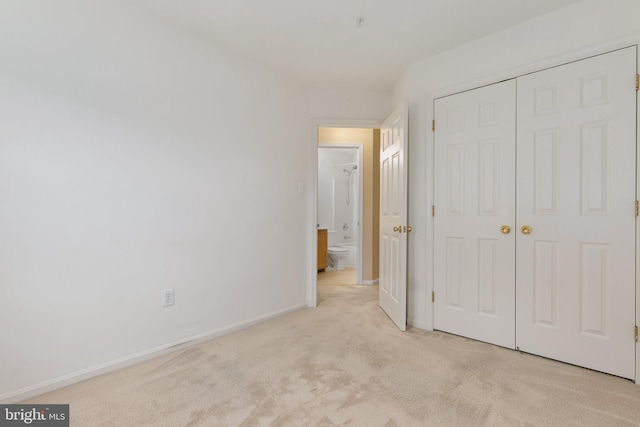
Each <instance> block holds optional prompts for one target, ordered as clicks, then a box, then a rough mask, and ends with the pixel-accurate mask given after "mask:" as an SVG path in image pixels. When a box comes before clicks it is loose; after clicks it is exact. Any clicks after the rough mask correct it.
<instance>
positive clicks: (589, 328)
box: [514, 48, 636, 378]
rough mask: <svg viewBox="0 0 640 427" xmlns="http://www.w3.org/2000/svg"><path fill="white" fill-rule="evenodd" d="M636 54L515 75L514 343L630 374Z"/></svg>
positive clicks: (617, 53)
mask: <svg viewBox="0 0 640 427" xmlns="http://www.w3.org/2000/svg"><path fill="white" fill-rule="evenodd" d="M635 74H636V51H635V48H628V49H623V50H619V51H615V52H612V53H608V54H605V55H600V56H596V57H592V58H589V59H585V60H582V61H578V62H574V63H571V64H567V65H564V66H560V67H556V68H552V69H548V70H545V71H541V72H538V73H534V74H530V75H527V76H524V77H521V78H518V79H517V85H518V91H517V93H518V97H517V99H518V101H517V111H518V148H517V150H518V153H517V195H518V196H517V229H516V230H514V231H516V232H517V234H518V237H517V267H516V271H517V281H516V283H517V307H516V308H517V310H516V311H517V319H516V320H517V342H516V344H517V346H518V347H519V349H520V350H522V351H526V352H530V353H535V354H539V355H542V356H545V357H549V358H553V359H557V360H561V361H564V362H569V363H573V364H576V365H580V366H584V367H588V368H592V369H596V370H598V371H603V372H608V373H611V374H614V375H619V376H622V377H626V378H634V376H635V374H634V367H635V343H634V336H633V335H634V334H633V326H634V324H635V212H634V201H635V200H636V195H635V173H636V161H635V159H636V146H635V128H636V119H635V117H636V91H635V85H634V76H635Z"/></svg>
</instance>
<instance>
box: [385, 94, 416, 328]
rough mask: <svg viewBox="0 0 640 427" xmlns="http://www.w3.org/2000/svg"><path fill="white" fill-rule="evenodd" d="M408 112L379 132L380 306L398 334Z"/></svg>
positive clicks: (403, 323) (402, 311)
mask: <svg viewBox="0 0 640 427" xmlns="http://www.w3.org/2000/svg"><path fill="white" fill-rule="evenodd" d="M408 121H409V119H408V111H407V107H406V106H402V107H400V108H398V109H396V110H395V111H394V112H393V113H392V114H391V116H389V118H387V120H385V122H384V123H383V124H382V127H381V129H380V278H379V283H380V285H379V303H380V307H382V309H383V310H384V311H385V312H386V313H387V315H388V316H389V317H390V318H391V320H393V322H394V323H395V324H396V325H397V326H398V328H400V330H401V331H405V330H406V329H407V233H408V232H409V231H410V230H411V229H410V228H409V226H408V224H407V186H408V184H407V164H406V160H407V158H406V155H407V149H408V144H407V142H408V138H407V131H408Z"/></svg>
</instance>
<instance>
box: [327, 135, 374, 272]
mask: <svg viewBox="0 0 640 427" xmlns="http://www.w3.org/2000/svg"><path fill="white" fill-rule="evenodd" d="M379 135H380V132H379V130H377V129H364V128H362V129H361V128H323V127H320V128H318V187H317V224H318V234H319V241H321V238H320V234H321V233H326V235H327V244H326V247H327V250H326V252H327V255H328V256H327V257H326V260H327V264H328V265H327V268H326V272H327V273H328V274H324V273H320V274H319V276H318V283H320V281H321V279H322V278H323V276H324V279H327V277H328V276H330V275H332V274H340V279H339V280H341V283H340V284H361V285H373V284H377V283H378V239H379V230H378V217H379V212H378V211H379V193H380V190H379V188H380V187H379V150H380V145H379V141H380V138H379ZM323 230H326V231H323ZM329 248H333V249H332V250H328V249H329ZM336 250H337V251H340V252H342V255H340V254H339V255H338V258H340V259H338V260H337V262H336ZM320 253H321V249H320V246H319V254H320ZM323 266H324V264H323ZM319 270H324V268H321V266H320V262H319Z"/></svg>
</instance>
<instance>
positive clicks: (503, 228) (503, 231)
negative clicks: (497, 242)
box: [500, 225, 511, 234]
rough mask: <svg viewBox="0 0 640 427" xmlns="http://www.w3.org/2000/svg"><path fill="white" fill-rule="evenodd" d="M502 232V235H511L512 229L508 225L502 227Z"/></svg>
mask: <svg viewBox="0 0 640 427" xmlns="http://www.w3.org/2000/svg"><path fill="white" fill-rule="evenodd" d="M500 232H501V233H502V234H509V233H511V227H509V226H508V225H503V226H502V227H500Z"/></svg>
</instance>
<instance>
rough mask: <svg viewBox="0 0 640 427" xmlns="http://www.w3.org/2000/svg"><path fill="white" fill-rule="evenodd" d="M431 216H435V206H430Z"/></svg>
mask: <svg viewBox="0 0 640 427" xmlns="http://www.w3.org/2000/svg"><path fill="white" fill-rule="evenodd" d="M431 216H436V205H431Z"/></svg>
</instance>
